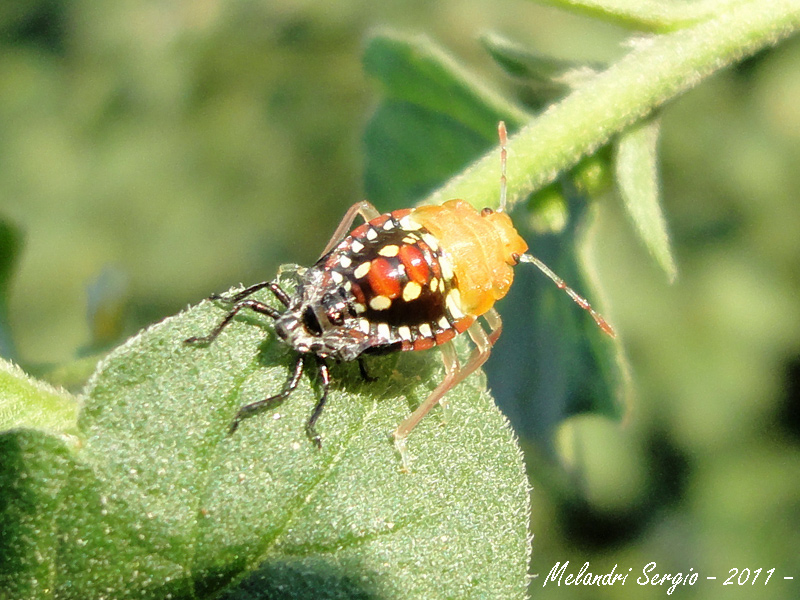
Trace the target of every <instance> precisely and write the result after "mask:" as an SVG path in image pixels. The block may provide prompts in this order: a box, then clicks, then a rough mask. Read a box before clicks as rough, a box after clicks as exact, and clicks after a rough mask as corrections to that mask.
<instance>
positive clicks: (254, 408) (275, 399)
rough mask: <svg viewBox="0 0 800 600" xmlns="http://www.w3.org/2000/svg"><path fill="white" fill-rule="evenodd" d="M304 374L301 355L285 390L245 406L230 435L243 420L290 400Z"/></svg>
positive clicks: (233, 424)
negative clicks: (287, 399)
mask: <svg viewBox="0 0 800 600" xmlns="http://www.w3.org/2000/svg"><path fill="white" fill-rule="evenodd" d="M302 374H303V355H302V354H299V355H298V356H297V359H296V360H295V363H294V371H292V374H291V375H290V376H289V379H287V380H286V384H285V385H284V386H283V389H282V390H281V391H280V392H279V393H277V394H275V395H274V396H270V397H269V398H265V399H264V400H259V401H257V402H252V403H251V404H245V405H244V406H242V407H241V408H240V409H239V411H238V412H237V413H236V416H235V417H233V421H232V422H231V426H230V428H229V429H228V435H231V434H232V433H233V432H234V431H236V429H237V428H238V427H239V423H240V422H241V421H242V419H246V418H247V417H250V416H252V415H254V414H255V413H257V412H261V411H262V410H267V409H270V408H275V407H276V406H278V405H279V404H280V403H281V402H283V401H284V400H286V398H288V397H289V396H290V395H291V393H292V392H293V391H294V390H295V388H297V384H298V383H299V382H300V376H301V375H302Z"/></svg>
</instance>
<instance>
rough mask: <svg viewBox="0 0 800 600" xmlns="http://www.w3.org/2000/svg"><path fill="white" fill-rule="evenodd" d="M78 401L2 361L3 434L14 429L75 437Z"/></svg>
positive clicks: (0, 402) (0, 422) (0, 420)
mask: <svg viewBox="0 0 800 600" xmlns="http://www.w3.org/2000/svg"><path fill="white" fill-rule="evenodd" d="M78 406H79V405H78V400H77V398H75V397H74V396H72V395H71V394H69V393H67V392H65V391H64V390H59V389H56V388H53V387H51V386H49V385H47V384H46V383H44V382H42V381H39V380H36V379H33V378H31V377H29V376H28V375H26V374H25V373H23V371H22V369H20V368H19V367H17V366H16V365H15V364H13V363H10V362H8V361H5V360H2V359H0V431H5V430H8V429H12V428H14V427H29V428H35V429H44V430H47V431H50V432H53V433H66V434H70V435H72V434H75V432H76V424H77V418H78Z"/></svg>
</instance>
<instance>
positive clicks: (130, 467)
mask: <svg viewBox="0 0 800 600" xmlns="http://www.w3.org/2000/svg"><path fill="white" fill-rule="evenodd" d="M284 283H285V282H284ZM259 299H261V300H263V301H265V302H271V303H273V304H274V303H275V300H274V299H273V298H268V297H264V296H261V297H259ZM224 315H225V309H224V307H222V306H217V305H215V304H213V303H210V302H204V303H202V304H200V305H199V306H197V307H194V308H192V309H190V310H189V311H187V312H185V313H182V314H180V315H177V316H175V317H172V318H169V319H166V320H165V321H162V322H161V323H159V324H157V325H155V326H153V327H151V328H149V329H148V330H146V331H144V332H142V333H141V334H140V335H138V336H137V337H135V338H133V339H131V340H130V341H128V342H127V343H126V344H125V345H123V346H122V347H120V348H118V349H117V350H116V351H114V352H112V353H111V354H110V355H109V356H108V357H107V358H106V359H105V360H104V361H103V362H102V363H101V365H100V368H99V370H98V372H97V373H96V374H95V375H94V377H93V378H92V379H91V381H90V383H89V386H88V388H87V390H86V399H85V405H84V409H83V411H82V412H81V416H80V420H79V424H80V427H81V431H82V435H83V437H84V440H85V442H84V445H83V447H82V449H81V450H80V451H79V452H77V453H76V454H74V455H72V454H69V453H67V452H66V451H65V450H64V448H63V447H61V446H59V445H58V444H56V442H55V441H53V440H52V439H51V438H47V437H45V436H37V435H34V434H32V433H28V432H16V433H14V434H7V437H5V438H0V439H2V440H3V441H4V443H5V444H6V447H7V448H10V449H11V450H13V452H10V453H9V454H8V455H7V457H6V458H5V459H4V460H3V462H2V463H0V467H2V470H1V472H0V490H4V492H0V493H5V495H6V498H4V499H3V501H0V505H4V506H8V508H6V509H4V510H3V513H2V518H3V519H4V524H8V527H10V529H9V531H12V532H14V535H12V536H11V537H10V542H3V543H4V545H5V547H4V548H2V552H3V553H4V554H5V555H7V556H12V557H13V558H14V560H13V561H12V562H11V563H10V564H12V565H14V566H13V567H11V572H10V573H9V572H8V569H7V570H6V571H5V572H3V577H5V580H0V584H5V586H4V587H3V589H11V590H17V591H19V593H18V594H16V595H15V596H14V597H15V598H26V597H31V598H32V597H38V596H37V594H34V593H32V592H30V590H29V587H26V586H30V585H31V583H30V582H31V581H35V582H43V581H46V584H42V585H46V586H47V587H48V588H49V589H51V590H54V596H55V597H59V598H62V597H63V598H96V597H101V596H103V595H105V596H106V597H113V598H133V597H136V598H140V597H165V596H166V594H167V593H170V594H172V597H173V598H189V597H192V598H211V597H220V594H221V593H222V592H223V590H225V591H226V592H227V595H225V596H224V597H226V598H245V597H247V598H267V597H270V598H272V597H285V598H373V597H376V598H377V597H380V598H523V597H525V591H526V584H527V575H526V573H527V559H528V556H529V546H528V532H527V525H528V523H527V520H528V494H527V483H526V478H525V474H524V468H523V465H522V462H521V457H520V452H519V449H518V447H517V446H516V444H515V442H514V436H513V434H512V432H511V430H510V429H509V427H508V424H507V422H506V420H505V418H504V417H503V416H502V415H501V414H500V413H499V411H498V410H497V408H496V407H495V406H494V404H493V402H492V400H491V398H490V397H489V396H488V394H487V393H486V391H485V389H484V385H485V384H484V381H483V379H482V377H481V376H478V375H476V376H473V377H471V378H469V379H468V380H467V381H465V382H464V383H463V384H462V385H461V386H459V387H457V388H456V389H455V390H453V391H452V392H451V393H450V394H449V396H448V399H449V400H450V414H449V418H448V420H447V422H446V423H444V422H443V415H442V411H440V410H434V411H433V412H432V414H431V415H429V416H428V417H427V418H426V419H424V420H423V421H422V423H421V424H420V425H419V427H417V429H415V430H414V432H413V433H412V434H411V436H409V438H408V446H409V450H410V452H411V454H412V455H413V462H412V471H411V473H404V472H402V471H401V469H400V465H401V463H400V458H399V456H398V455H397V454H396V453H395V450H394V447H393V444H392V443H391V441H390V440H389V437H388V434H389V433H390V432H391V431H393V429H394V428H395V427H396V425H397V424H398V423H399V422H400V421H401V420H402V419H403V418H404V417H405V416H407V415H408V414H409V411H410V410H411V409H412V407H413V406H416V405H417V404H418V403H419V402H421V401H422V400H423V399H424V398H425V397H426V395H427V394H428V392H429V391H430V390H431V389H432V387H433V386H434V385H435V384H436V383H437V382H438V381H439V380H440V379H441V377H442V375H443V369H442V368H441V367H440V366H439V364H438V362H439V361H438V360H436V358H437V357H436V356H435V354H433V353H407V354H402V355H390V356H387V357H383V358H376V359H374V360H370V361H369V364H368V368H369V370H370V374H371V375H373V376H377V377H378V381H377V382H365V381H363V380H362V379H361V378H360V376H359V370H358V367H357V365H355V364H352V363H351V364H344V365H339V366H334V367H333V370H332V373H333V376H334V385H333V387H332V390H331V396H330V400H329V405H328V408H326V410H325V412H324V413H323V415H322V417H321V419H320V421H319V422H318V430H319V432H320V433H321V434H322V436H323V447H322V449H321V450H318V449H316V448H315V447H314V446H313V445H312V444H311V443H310V442H309V441H308V440H307V439H306V437H305V435H304V432H303V426H304V423H305V421H306V419H307V418H308V416H309V414H310V412H311V410H312V408H313V406H314V404H315V402H316V398H317V395H318V389H317V386H316V384H313V383H311V382H309V380H308V379H306V378H303V380H302V381H301V383H300V386H299V387H298V389H297V391H296V392H295V393H294V394H292V396H291V397H290V398H289V399H288V400H287V401H286V402H285V403H284V404H283V405H282V406H280V407H279V408H277V409H274V410H270V411H266V412H264V413H260V414H258V415H255V416H253V417H251V418H249V419H247V420H246V421H244V422H243V423H242V424H241V425H240V427H239V429H238V430H237V432H236V433H235V434H233V435H228V434H227V430H228V427H229V425H230V422H231V419H232V417H233V415H234V413H235V412H236V411H237V409H238V408H239V407H240V406H241V405H243V404H245V403H249V402H253V401H255V400H258V399H261V398H263V397H265V396H266V395H270V394H274V393H276V392H277V391H279V390H280V389H281V388H282V386H283V384H284V381H285V379H286V377H287V375H288V372H289V368H290V365H291V363H292V352H291V351H290V350H289V349H288V348H287V347H286V346H285V345H284V344H283V343H282V342H280V341H279V340H276V337H275V335H274V332H273V330H272V328H271V325H270V323H269V322H266V323H265V322H264V321H265V320H266V321H269V320H268V319H260V318H256V317H253V316H246V315H243V316H242V317H241V318H239V317H237V319H236V320H235V321H234V322H233V323H232V324H231V325H230V326H229V327H228V328H226V330H225V331H224V332H223V333H222V335H220V337H219V338H218V339H217V340H216V341H215V342H214V343H212V344H209V345H207V346H192V345H187V344H185V343H184V340H185V339H186V338H187V337H189V336H193V335H202V334H204V333H207V332H208V331H209V330H210V329H211V328H212V327H213V326H214V325H215V324H216V323H218V322H219V320H220V319H221V318H222V317H223V316H224ZM3 455H6V453H5V452H4V453H3ZM8 490H11V492H8ZM54 497H55V498H56V500H55V501H53V500H48V498H54ZM39 503H43V506H45V507H46V508H47V510H46V511H45V514H41V513H40V511H37V510H34V509H32V508H30V507H32V506H37V505H38V504H39ZM55 540H58V543H57V544H56V543H55ZM40 555H41V556H45V557H47V559H46V562H47V564H48V569H44V568H43V567H42V566H41V563H40V562H38V561H37V556H40ZM45 576H46V577H47V578H46V579H45ZM312 584H313V585H312Z"/></svg>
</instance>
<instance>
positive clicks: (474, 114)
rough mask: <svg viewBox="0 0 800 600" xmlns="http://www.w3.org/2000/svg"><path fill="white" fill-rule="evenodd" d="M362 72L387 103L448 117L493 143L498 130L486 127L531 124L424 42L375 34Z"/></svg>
mask: <svg viewBox="0 0 800 600" xmlns="http://www.w3.org/2000/svg"><path fill="white" fill-rule="evenodd" d="M364 69H365V70H366V72H367V73H368V74H369V75H372V76H373V77H375V78H376V79H377V80H378V81H379V82H380V83H381V84H382V85H383V88H384V92H385V94H386V96H387V97H389V98H392V99H395V100H404V101H406V102H409V103H411V104H414V105H416V106H419V107H421V108H426V109H428V110H430V111H433V112H439V113H443V114H447V115H449V116H450V117H451V118H453V119H454V120H456V121H458V122H459V123H461V124H462V125H464V126H465V127H467V128H470V129H474V130H477V131H483V132H485V133H486V135H488V136H489V137H491V138H492V139H496V138H497V135H496V129H495V128H494V126H492V127H491V128H487V127H486V123H494V124H497V121H499V120H501V119H505V120H506V121H508V122H509V126H512V127H513V126H514V125H518V124H521V123H524V122H525V121H527V120H528V118H529V115H528V114H527V113H526V112H525V111H524V110H522V109H521V108H519V107H518V106H516V105H515V104H514V103H512V102H510V101H509V100H507V99H506V98H504V97H503V96H502V95H500V94H499V93H498V92H497V91H496V90H495V89H493V88H491V87H489V86H487V85H486V84H485V83H484V82H483V81H482V80H481V79H480V78H479V77H477V76H476V75H474V74H473V73H471V72H469V71H468V70H467V69H465V68H464V67H463V66H461V65H460V64H459V63H458V62H457V61H456V60H455V59H454V58H453V57H452V56H450V55H449V54H448V53H447V52H445V51H444V50H443V49H442V48H441V47H439V46H438V45H436V44H434V43H433V42H432V41H431V40H430V39H428V38H427V37H425V36H416V37H409V36H403V35H401V34H398V33H396V32H393V31H388V30H384V31H380V32H378V33H376V34H374V35H373V36H372V37H371V38H370V39H369V40H368V42H367V46H366V48H365V50H364Z"/></svg>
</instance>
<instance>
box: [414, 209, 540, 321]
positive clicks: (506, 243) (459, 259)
mask: <svg viewBox="0 0 800 600" xmlns="http://www.w3.org/2000/svg"><path fill="white" fill-rule="evenodd" d="M409 218H411V219H413V220H414V221H416V222H417V223H419V224H420V225H422V226H423V227H424V228H425V229H427V230H428V231H429V232H430V233H431V234H432V235H433V236H434V237H435V238H436V240H437V241H438V243H439V245H440V246H441V248H442V251H443V252H444V254H445V255H446V256H447V257H448V258H449V259H450V261H451V262H452V265H453V271H454V274H455V280H456V281H457V282H458V287H457V289H458V292H459V296H460V308H461V310H462V311H463V312H464V313H465V314H467V315H471V316H473V317H478V316H480V315H482V314H484V313H485V312H486V311H488V310H489V309H490V308H492V306H493V305H494V303H495V302H496V301H498V300H500V299H501V298H502V297H503V296H505V295H506V294H507V293H508V290H509V288H510V287H511V283H512V282H513V280H514V271H513V269H512V268H511V267H512V266H513V265H515V264H516V263H517V258H516V257H518V256H519V255H521V254H523V253H525V251H526V250H527V249H528V244H527V243H526V242H525V240H523V239H522V238H521V237H520V235H519V234H518V233H517V230H516V229H515V228H514V226H513V224H512V223H511V219H510V218H509V216H508V215H507V214H506V213H502V212H493V211H490V210H484V211H482V212H478V211H477V210H475V209H474V208H473V207H472V206H471V205H470V204H468V203H467V202H465V201H463V200H449V201H447V202H445V203H444V204H442V205H441V206H421V207H419V208H416V209H414V210H413V211H412V213H411V214H410V215H409Z"/></svg>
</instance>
